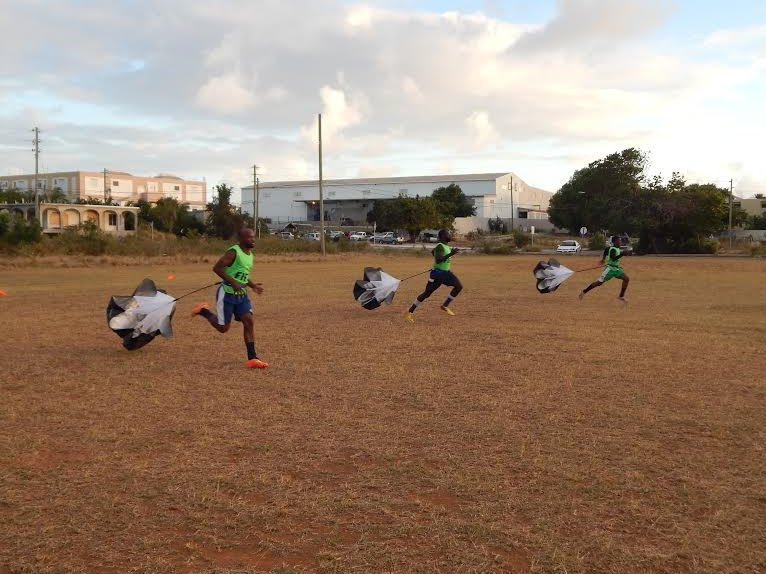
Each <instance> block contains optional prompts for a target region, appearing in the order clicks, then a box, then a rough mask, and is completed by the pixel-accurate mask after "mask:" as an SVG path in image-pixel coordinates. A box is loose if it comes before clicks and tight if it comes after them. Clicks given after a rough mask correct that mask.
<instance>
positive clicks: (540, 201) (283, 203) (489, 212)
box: [242, 173, 553, 233]
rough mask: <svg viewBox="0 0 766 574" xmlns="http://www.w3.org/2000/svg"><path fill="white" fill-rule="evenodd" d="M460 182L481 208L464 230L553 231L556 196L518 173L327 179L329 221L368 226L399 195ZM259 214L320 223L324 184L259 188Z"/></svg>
mask: <svg viewBox="0 0 766 574" xmlns="http://www.w3.org/2000/svg"><path fill="white" fill-rule="evenodd" d="M452 183H454V184H457V185H459V186H460V188H461V189H462V190H463V193H465V194H466V196H467V197H468V198H469V199H470V200H471V201H472V202H473V204H474V205H475V207H476V216H475V217H466V218H460V219H458V220H457V221H456V227H457V229H458V231H459V232H461V233H467V232H468V231H473V230H475V229H485V230H486V229H488V225H487V222H488V221H489V219H494V218H496V217H500V218H501V219H510V218H511V217H513V220H514V225H515V226H518V227H521V228H527V229H528V228H529V227H530V226H535V227H536V228H537V229H540V230H548V229H551V228H552V226H551V224H550V223H549V222H548V213H547V211H548V205H549V203H550V198H551V197H552V196H553V194H552V193H550V192H548V191H545V190H542V189H538V188H536V187H532V186H531V185H528V184H527V183H526V182H525V181H524V180H522V179H521V178H520V177H519V176H517V175H516V174H514V173H479V174H464V175H434V176H431V175H426V176H414V177H382V178H364V179H332V180H325V181H323V191H324V210H325V221H326V222H327V223H328V224H331V225H338V226H339V225H366V224H367V213H368V212H369V211H371V210H372V208H373V205H374V202H375V201H376V200H381V199H390V198H394V197H398V196H399V195H403V194H404V195H407V196H409V197H415V196H420V197H428V196H430V195H431V194H432V193H433V191H434V190H435V189H437V188H439V187H446V186H448V185H450V184H452ZM254 195H255V194H254V188H253V186H248V187H243V188H242V210H243V211H245V212H247V213H249V214H250V215H255V197H254ZM258 196H259V201H258V203H259V205H258V215H259V216H260V217H261V218H266V219H270V220H271V222H272V223H274V224H286V223H288V222H292V221H295V222H299V221H306V222H315V221H319V182H318V181H317V180H313V181H277V182H269V183H260V184H259V194H258Z"/></svg>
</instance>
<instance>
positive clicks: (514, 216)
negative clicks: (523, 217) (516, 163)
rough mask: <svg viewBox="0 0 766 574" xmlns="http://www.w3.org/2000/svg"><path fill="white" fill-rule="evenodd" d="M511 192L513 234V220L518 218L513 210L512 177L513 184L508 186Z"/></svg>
mask: <svg viewBox="0 0 766 574" xmlns="http://www.w3.org/2000/svg"><path fill="white" fill-rule="evenodd" d="M508 187H509V188H510V190H511V233H513V220H514V219H515V218H516V212H515V211H514V209H513V177H511V183H509V184H508Z"/></svg>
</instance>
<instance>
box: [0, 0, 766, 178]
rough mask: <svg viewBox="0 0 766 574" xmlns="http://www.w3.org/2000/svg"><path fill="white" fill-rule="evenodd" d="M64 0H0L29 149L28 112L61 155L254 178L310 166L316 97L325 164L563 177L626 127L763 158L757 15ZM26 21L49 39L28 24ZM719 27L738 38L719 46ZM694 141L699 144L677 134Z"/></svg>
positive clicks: (287, 0) (9, 103) (12, 107)
mask: <svg viewBox="0 0 766 574" xmlns="http://www.w3.org/2000/svg"><path fill="white" fill-rule="evenodd" d="M73 3H74V0H48V1H46V2H45V3H44V5H43V3H42V2H40V0H30V1H29V2H8V1H7V0H5V1H4V0H0V6H2V10H3V11H4V15H6V16H7V18H8V19H9V20H10V21H13V22H14V26H13V27H10V28H9V29H8V30H6V31H5V34H6V35H5V36H4V44H3V50H2V51H0V66H2V67H3V70H4V72H6V73H5V75H4V78H5V79H0V100H1V101H2V108H0V119H2V122H0V137H2V138H4V139H3V140H2V141H9V142H10V141H17V142H19V144H18V145H19V146H20V147H19V149H22V148H23V147H24V145H27V144H26V140H27V139H28V137H27V136H28V130H29V128H31V127H32V122H39V123H40V124H41V127H42V128H43V129H45V130H46V137H51V138H56V140H57V141H56V144H55V145H53V146H47V147H45V148H44V154H45V157H46V158H47V159H46V161H48V160H49V161H50V163H51V164H52V165H53V164H55V165H56V166H57V167H58V168H61V169H75V168H79V167H85V168H88V167H90V166H91V165H92V166H93V167H94V168H97V169H98V168H100V166H103V165H104V164H107V165H109V167H113V168H120V169H125V170H128V171H134V172H147V171H149V172H150V171H153V170H160V171H174V172H178V173H180V174H182V175H184V174H189V175H197V172H198V171H202V172H204V173H206V174H208V175H209V178H210V179H215V178H225V179H227V180H231V181H235V182H238V183H242V184H246V183H248V182H249V179H248V176H247V174H248V169H249V168H248V166H251V165H252V164H253V163H257V164H258V165H259V166H262V168H263V170H264V172H263V173H264V178H278V179H290V178H295V177H315V176H316V174H315V168H316V145H315V142H316V114H317V112H319V111H321V112H322V114H323V118H322V119H323V132H324V133H323V136H324V137H323V140H324V141H323V143H324V144H325V149H324V152H325V157H326V165H327V172H328V174H331V175H332V176H335V177H338V176H355V175H358V174H360V173H394V172H395V173H400V174H408V173H412V174H415V173H428V172H430V171H440V170H444V169H449V170H451V171H452V170H465V171H473V172H475V171H502V170H505V169H508V170H513V171H516V172H518V173H519V174H520V175H521V176H522V177H524V178H525V179H527V180H528V181H529V182H530V183H531V184H534V185H538V186H541V187H547V188H553V189H555V188H557V187H558V186H559V185H560V184H561V183H562V182H563V181H564V180H566V178H567V177H568V176H569V175H570V174H571V172H572V171H573V170H574V169H577V168H579V167H581V166H582V164H583V163H586V162H587V161H590V160H592V159H596V158H598V157H600V156H603V155H605V154H607V153H610V152H612V151H615V150H617V149H620V148H621V147H627V146H630V145H636V146H643V147H645V148H647V149H650V150H651V149H652V148H654V147H656V148H657V149H658V150H662V153H658V154H657V157H658V160H659V161H660V162H663V165H667V166H668V168H667V169H665V171H668V172H669V171H671V170H672V169H678V170H681V171H684V170H687V169H688V170H692V169H697V170H698V171H700V172H705V171H706V170H707V171H708V172H710V173H711V174H713V175H715V173H716V171H717V170H719V169H721V170H723V169H725V168H723V167H720V168H719V165H718V164H717V163H716V162H712V163H711V162H710V161H709V160H710V157H713V158H719V159H717V160H716V161H720V162H721V165H728V164H730V163H731V162H732V161H734V160H737V159H738V158H744V159H743V160H742V161H743V162H744V163H745V165H744V167H743V168H742V173H743V174H745V173H753V174H754V175H753V177H756V176H757V175H758V173H759V172H758V170H757V169H754V168H752V165H751V164H752V162H753V161H756V162H757V161H759V160H758V159H753V158H752V154H751V153H749V152H748V149H747V148H746V146H747V145H751V144H752V143H753V141H754V140H753V139H752V138H753V137H754V136H753V133H752V126H753V125H762V124H763V120H764V118H763V114H764V112H763V111H759V109H760V107H762V106H761V104H760V101H761V100H762V99H763V86H762V83H763V79H762V78H763V74H762V69H763V67H762V66H764V65H766V51H764V50H762V49H761V48H760V44H759V42H760V41H761V35H762V27H759V26H754V27H752V28H747V29H745V30H744V31H742V30H740V31H735V30H720V31H718V32H716V33H714V34H711V35H709V36H708V38H707V40H706V41H705V43H704V44H703V43H702V42H701V41H700V42H699V45H695V44H694V41H692V40H688V41H687V40H684V39H680V38H677V37H675V36H670V35H668V36H666V37H665V39H664V40H662V41H659V40H658V37H659V36H660V34H661V33H662V31H663V29H664V28H663V26H665V25H666V24H667V22H668V21H669V19H672V18H673V15H674V12H673V2H666V1H664V0H663V1H661V0H562V1H560V2H558V3H557V4H556V12H555V14H554V15H553V16H552V17H551V18H550V19H549V20H548V21H541V22H537V23H535V24H533V25H530V24H527V23H524V24H522V23H518V22H513V21H509V20H508V19H507V16H505V13H504V12H502V11H499V10H493V11H491V13H492V14H495V16H494V17H493V16H490V15H487V14H484V13H479V12H474V13H465V12H459V11H452V12H446V13H434V12H427V11H423V10H412V9H393V8H383V7H382V4H381V3H376V2H367V3H361V4H355V5H349V4H348V3H347V2H343V1H341V0H312V1H311V2H304V1H302V0H300V1H299V0H260V1H259V2H257V3H256V2H249V1H247V0H221V1H220V2H217V3H215V4H211V3H210V2H206V1H205V0H184V2H183V9H182V10H181V9H179V3H178V2H177V1H176V0H132V1H131V2H128V3H104V2H100V1H99V0H77V7H78V9H76V10H74V9H72V6H73ZM489 4H491V3H488V5H489ZM139 18H140V21H141V22H143V25H142V26H139V27H136V26H135V25H134V24H133V22H135V21H136V19H139ZM62 22H66V24H67V25H66V26H63V25H62ZM30 29H34V30H35V31H36V33H37V34H38V35H39V36H40V37H45V38H46V39H47V40H49V41H46V42H45V43H39V42H28V41H26V40H27V39H26V38H25V37H24V36H25V34H27V32H25V30H30ZM743 37H744V38H748V39H749V40H748V42H749V43H747V44H744V45H742V46H744V47H742V46H740V44H738V42H741V41H742V38H743ZM668 38H669V39H668ZM721 46H726V47H737V51H736V57H732V58H730V59H728V60H721V59H719V52H720V51H721V50H718V49H717V48H719V47H721ZM751 47H752V49H751ZM759 58H761V60H759ZM759 62H760V63H759ZM139 63H140V65H139ZM8 78H12V79H13V82H9V80H8ZM78 117H79V118H80V119H79V120H78V119H77V118H78ZM710 118H713V119H714V120H715V121H713V120H711V119H710ZM717 118H725V120H726V122H725V125H724V123H723V122H721V123H719V121H718V119H717ZM759 122H760V123H759ZM710 125H714V126H715V127H714V128H708V129H707V130H706V129H704V127H705V126H710ZM131 128H132V129H131ZM718 130H720V131H718ZM48 134H50V136H49V135H48ZM169 134H170V135H169ZM722 134H729V135H727V137H722ZM731 134H739V135H740V136H741V138H739V139H738V138H737V137H734V136H731ZM730 136H731V137H730ZM103 141H114V142H117V141H121V142H123V143H122V145H120V146H117V145H116V144H115V145H114V146H113V147H112V146H111V144H107V145H102V142H103ZM699 141H702V142H703V143H704V144H705V146H706V149H709V150H710V153H709V154H708V153H707V152H705V155H704V158H705V159H704V161H701V160H698V159H696V158H697V157H703V156H702V155H696V154H694V153H689V154H686V153H680V152H676V153H673V149H675V148H678V149H698V148H699V146H698V145H697V144H698V143H699ZM756 141H757V140H756ZM667 142H673V149H669V148H668V146H667ZM22 143H23V144H24V145H22ZM758 148H759V145H758V144H757V143H756V145H755V146H754V147H753V149H758ZM14 149H15V148H14ZM530 150H534V153H531V151H530ZM700 153H701V152H700ZM5 155H6V154H5V150H4V156H5ZM4 159H6V158H5V157H4ZM6 163H7V164H8V165H14V166H17V165H18V166H23V165H28V164H29V158H28V154H26V153H22V152H21V151H11V152H9V155H8V157H7V161H6ZM81 164H88V165H85V166H82V165H81ZM671 164H672V165H671ZM328 177H329V175H328ZM240 179H242V181H239V180H240Z"/></svg>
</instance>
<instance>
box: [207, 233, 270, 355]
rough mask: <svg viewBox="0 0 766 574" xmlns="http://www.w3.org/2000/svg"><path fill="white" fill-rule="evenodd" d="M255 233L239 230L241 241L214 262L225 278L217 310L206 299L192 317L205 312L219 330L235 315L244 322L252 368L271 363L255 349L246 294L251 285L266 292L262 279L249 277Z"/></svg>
mask: <svg viewBox="0 0 766 574" xmlns="http://www.w3.org/2000/svg"><path fill="white" fill-rule="evenodd" d="M254 246H255V233H254V232H253V230H252V229H248V228H245V229H242V230H241V231H240V232H239V244H238V245H233V246H232V247H230V248H229V249H228V250H227V251H226V253H224V254H223V256H222V257H221V258H220V259H219V260H218V262H217V263H216V264H215V265H214V266H213V271H214V272H215V274H216V275H218V276H219V277H220V278H221V279H223V281H222V282H221V285H219V287H218V291H217V292H216V313H217V314H213V313H211V312H210V309H209V308H208V304H207V303H200V304H199V305H197V306H196V307H195V308H194V310H193V311H192V317H194V316H195V315H202V316H203V317H204V318H205V319H207V321H208V323H210V324H211V325H212V326H213V328H214V329H215V330H216V331H218V332H219V333H225V332H226V331H228V330H229V328H230V327H231V319H232V317H234V318H235V319H236V320H237V321H241V322H242V326H243V327H244V335H245V347H246V348H247V363H246V364H247V366H248V367H249V368H251V369H265V368H266V367H268V366H269V364H268V363H267V362H265V361H262V360H260V359H259V358H258V355H257V354H256V352H255V328H254V321H253V306H252V305H251V304H250V299H249V298H248V296H247V288H248V287H250V288H251V289H252V290H253V291H255V292H256V293H257V294H258V295H260V294H261V293H263V287H262V286H261V283H253V282H252V281H250V271H251V269H252V268H253V251H252V249H253V247H254Z"/></svg>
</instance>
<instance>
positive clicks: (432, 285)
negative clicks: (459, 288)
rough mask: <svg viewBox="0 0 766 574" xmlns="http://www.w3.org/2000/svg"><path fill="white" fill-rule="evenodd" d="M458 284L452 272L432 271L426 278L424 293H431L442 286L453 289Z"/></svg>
mask: <svg viewBox="0 0 766 574" xmlns="http://www.w3.org/2000/svg"><path fill="white" fill-rule="evenodd" d="M458 283H460V281H459V280H458V278H457V275H455V274H454V273H453V272H452V271H442V270H441V269H432V270H431V274H430V275H429V276H428V283H427V284H426V292H428V293H433V292H434V291H436V290H437V289H438V288H439V287H441V286H442V285H446V286H447V287H454V286H455V285H457V284H458Z"/></svg>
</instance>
